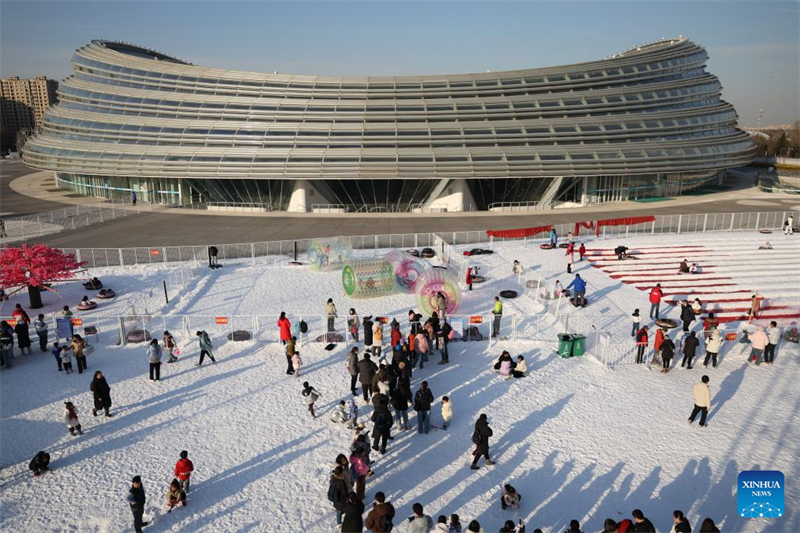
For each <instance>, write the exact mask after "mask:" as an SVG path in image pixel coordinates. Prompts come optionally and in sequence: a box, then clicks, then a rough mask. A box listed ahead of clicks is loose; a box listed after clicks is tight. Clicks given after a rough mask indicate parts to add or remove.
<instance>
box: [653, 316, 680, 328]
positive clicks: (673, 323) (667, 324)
mask: <svg viewBox="0 0 800 533" xmlns="http://www.w3.org/2000/svg"><path fill="white" fill-rule="evenodd" d="M656 326H658V327H660V328H664V329H672V328H677V327H678V322H677V320H672V319H671V318H659V319H658V320H656Z"/></svg>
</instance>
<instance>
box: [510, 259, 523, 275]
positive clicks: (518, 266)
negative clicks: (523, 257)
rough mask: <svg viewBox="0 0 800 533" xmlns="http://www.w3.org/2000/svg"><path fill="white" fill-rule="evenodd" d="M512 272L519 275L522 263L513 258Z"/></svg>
mask: <svg viewBox="0 0 800 533" xmlns="http://www.w3.org/2000/svg"><path fill="white" fill-rule="evenodd" d="M511 272H512V274H514V275H515V276H519V275H521V274H522V263H520V262H519V261H517V260H516V259H514V268H513V269H512V270H511Z"/></svg>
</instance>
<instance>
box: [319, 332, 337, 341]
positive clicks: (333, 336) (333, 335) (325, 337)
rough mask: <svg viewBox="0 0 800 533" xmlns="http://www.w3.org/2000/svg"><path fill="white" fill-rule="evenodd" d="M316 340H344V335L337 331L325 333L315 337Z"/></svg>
mask: <svg viewBox="0 0 800 533" xmlns="http://www.w3.org/2000/svg"><path fill="white" fill-rule="evenodd" d="M315 340H316V341H317V342H344V337H342V336H341V335H339V334H338V333H325V334H323V335H320V336H318V337H317V338H316V339H315Z"/></svg>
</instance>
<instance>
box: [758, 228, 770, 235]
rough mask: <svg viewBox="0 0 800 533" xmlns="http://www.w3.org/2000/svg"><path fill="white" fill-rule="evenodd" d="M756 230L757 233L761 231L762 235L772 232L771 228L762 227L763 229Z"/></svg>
mask: <svg viewBox="0 0 800 533" xmlns="http://www.w3.org/2000/svg"><path fill="white" fill-rule="evenodd" d="M758 232H759V233H763V234H764V235H769V234H771V233H772V230H771V229H766V228H764V229H760V230H758Z"/></svg>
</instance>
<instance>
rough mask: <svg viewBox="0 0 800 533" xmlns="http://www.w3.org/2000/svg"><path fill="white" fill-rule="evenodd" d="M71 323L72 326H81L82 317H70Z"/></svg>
mask: <svg viewBox="0 0 800 533" xmlns="http://www.w3.org/2000/svg"><path fill="white" fill-rule="evenodd" d="M72 325H73V326H82V325H83V319H82V318H73V319H72Z"/></svg>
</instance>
